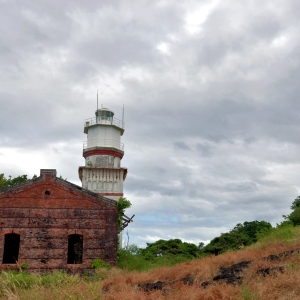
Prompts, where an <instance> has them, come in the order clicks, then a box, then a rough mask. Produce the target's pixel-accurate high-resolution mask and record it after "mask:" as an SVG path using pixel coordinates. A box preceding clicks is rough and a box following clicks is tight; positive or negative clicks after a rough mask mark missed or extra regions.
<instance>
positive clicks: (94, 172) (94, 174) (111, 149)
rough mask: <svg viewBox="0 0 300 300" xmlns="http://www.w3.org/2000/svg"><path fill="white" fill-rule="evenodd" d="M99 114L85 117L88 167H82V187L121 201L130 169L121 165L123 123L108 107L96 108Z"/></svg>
mask: <svg viewBox="0 0 300 300" xmlns="http://www.w3.org/2000/svg"><path fill="white" fill-rule="evenodd" d="M95 114H96V117H94V118H91V119H87V120H85V123H84V133H86V134H87V141H86V142H84V144H83V157H84V158H85V166H84V167H79V170H78V172H79V178H80V180H81V182H82V187H83V188H86V189H89V190H90V191H93V192H94V193H97V194H99V195H102V196H105V197H108V198H111V199H114V200H118V199H119V198H120V197H122V196H123V181H124V180H125V178H126V175H127V169H126V168H121V159H122V157H123V155H124V145H123V144H122V143H121V136H122V135H123V133H124V130H125V129H124V122H123V117H122V120H119V119H116V118H115V117H114V112H113V111H112V110H110V109H107V108H100V109H97V110H96V113H95Z"/></svg>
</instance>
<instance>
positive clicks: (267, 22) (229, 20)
mask: <svg viewBox="0 0 300 300" xmlns="http://www.w3.org/2000/svg"><path fill="white" fill-rule="evenodd" d="M0 26H1V29H0V30H1V43H0V79H1V84H0V86H1V87H0V141H1V143H0V166H1V169H0V173H4V174H5V175H6V176H8V175H12V176H18V175H22V174H28V176H29V177H31V176H32V175H33V174H37V175H39V172H40V169H42V168H51V169H57V172H58V175H62V176H63V177H64V178H67V179H68V180H69V181H71V182H73V183H75V184H78V185H81V182H80V180H79V178H78V167H79V166H82V165H84V159H83V157H82V144H83V142H84V141H85V140H86V135H85V134H84V133H83V124H84V120H85V119H86V118H91V117H94V113H95V109H96V94H97V90H99V103H102V104H103V105H104V106H105V107H108V108H110V109H112V110H114V111H115V115H116V117H117V118H120V119H121V117H122V106H123V104H124V105H125V124H126V125H125V126H126V130H125V133H124V136H123V137H122V142H123V143H124V144H125V155H124V158H123V160H122V166H123V167H127V168H128V176H127V178H126V181H125V183H124V194H125V196H126V197H127V198H128V199H129V200H130V201H131V202H132V208H131V209H130V210H128V211H127V214H128V215H132V214H136V217H135V218H134V223H132V224H131V225H130V226H129V227H128V232H129V236H130V243H135V244H137V245H139V246H142V247H144V246H145V245H146V244H145V243H146V242H154V241H156V240H158V239H171V238H180V239H182V240H184V241H188V242H193V243H195V244H198V243H199V242H205V243H206V242H208V241H209V240H211V239H212V238H214V237H215V236H218V235H219V234H220V233H222V232H227V231H229V230H230V229H232V228H233V227H234V226H235V225H236V224H237V223H243V222H244V221H254V220H265V221H268V222H271V223H272V224H273V225H275V224H276V223H279V222H281V221H282V215H283V214H288V213H289V212H290V209H289V207H290V205H291V203H292V202H293V200H294V199H295V198H296V197H297V196H298V195H300V190H299V187H300V172H299V171H300V118H299V113H300V101H299V94H300V84H299V78H300V76H299V75H300V68H299V63H300V61H299V53H300V34H299V28H300V27H299V26H300V1H299V0H264V1H261V0H248V1H240V0H237V1H235V0H223V1H212V0H207V1H201V0H198V1H193V0H185V1H178V0H169V1H155V0H153V1H146V0H119V1H114V0H107V1H104V0H101V1H98V0H94V1H93V0H90V1H89V0H86V1H79V0H78V1H76V0H69V1H68V0H64V1H61V0H60V1H56V0H47V1H36V0H32V1H27V0H19V1H14V0H7V1H6V0H0Z"/></svg>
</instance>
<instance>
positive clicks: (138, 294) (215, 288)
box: [0, 233, 300, 300]
mask: <svg viewBox="0 0 300 300" xmlns="http://www.w3.org/2000/svg"><path fill="white" fill-rule="evenodd" d="M297 234H298V233H297ZM295 249H300V239H297V240H296V239H294V238H293V239H292V240H290V241H289V242H286V241H285V242H283V241H278V240H272V241H267V242H266V241H265V242H262V243H257V244H255V245H253V246H252V247H249V248H245V249H243V250H240V251H236V252H229V253H226V254H223V255H219V256H212V257H206V258H204V259H199V260H193V261H190V262H186V263H181V264H179V265H176V266H174V267H162V268H158V269H154V270H152V271H149V272H142V273H138V272H129V271H124V270H120V269H118V268H112V269H111V270H106V269H100V270H97V276H96V279H97V280H94V281H91V280H85V279H81V278H79V277H78V276H62V275H57V279H56V280H53V281H49V282H47V283H46V284H45V283H44V284H43V283H42V279H41V277H38V276H37V277H36V278H35V279H34V280H33V279H32V281H31V282H32V283H31V285H30V286H28V285H27V286H26V284H22V282H18V281H16V279H14V280H15V281H13V278H12V277H10V275H9V273H7V275H5V273H2V277H0V292H1V295H2V296H1V297H0V299H9V300H29V299H30V300H40V299H51V300H52V299H59V300H61V299H62V300H64V299H84V300H86V299H89V300H90V299H91V300H93V299H94V300H96V299H101V300H119V299H120V300H126V299H128V300H135V299H137V300H143V299H150V300H151V299H153V300H171V299H172V300H199V299H203V300H206V299H207V300H214V299H218V300H219V299H226V300H230V299H238V300H241V299H249V300H250V299H253V300H274V299H280V300H281V299H282V300H285V299H286V300H288V299H300V254H294V255H291V256H287V257H283V258H282V259H281V260H279V261H273V262H271V261H267V260H265V259H264V257H267V256H269V255H271V254H279V253H282V252H284V251H290V250H295ZM245 260H251V261H252V263H251V264H250V266H249V267H248V268H247V269H245V270H244V273H243V274H242V276H243V279H242V282H241V283H239V284H225V283H222V282H216V281H213V278H214V276H216V275H217V274H218V272H219V269H220V268H222V267H223V268H224V267H229V266H231V265H233V264H236V263H239V262H241V261H245ZM276 266H283V267H284V273H283V274H282V273H280V272H278V273H274V274H273V275H268V276H263V275H259V274H257V270H258V269H260V268H267V267H270V268H272V267H276ZM187 276H192V277H193V279H194V281H193V284H191V285H186V284H183V283H182V281H181V280H180V279H182V278H184V277H187ZM18 280H22V279H18ZM157 281H161V282H168V284H167V285H165V286H164V287H163V290H154V291H151V292H144V291H143V289H141V288H139V285H143V284H146V283H155V282H157ZM204 281H209V282H211V285H209V286H207V288H205V289H204V288H202V287H201V283H203V282H204Z"/></svg>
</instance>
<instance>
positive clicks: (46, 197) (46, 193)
mask: <svg viewBox="0 0 300 300" xmlns="http://www.w3.org/2000/svg"><path fill="white" fill-rule="evenodd" d="M48 198H50V191H45V199H48Z"/></svg>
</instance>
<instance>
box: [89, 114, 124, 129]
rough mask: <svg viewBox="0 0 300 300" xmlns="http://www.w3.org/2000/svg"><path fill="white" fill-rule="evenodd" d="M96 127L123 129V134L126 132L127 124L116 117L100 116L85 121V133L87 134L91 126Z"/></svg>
mask: <svg viewBox="0 0 300 300" xmlns="http://www.w3.org/2000/svg"><path fill="white" fill-rule="evenodd" d="M96 125H110V126H111V125H112V126H116V127H118V128H119V129H121V131H122V133H123V132H124V130H125V123H124V122H123V121H121V120H119V119H117V118H115V117H103V116H101V117H100V116H98V117H94V118H90V119H86V120H85V121H84V133H87V130H88V128H89V127H90V126H96Z"/></svg>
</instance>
